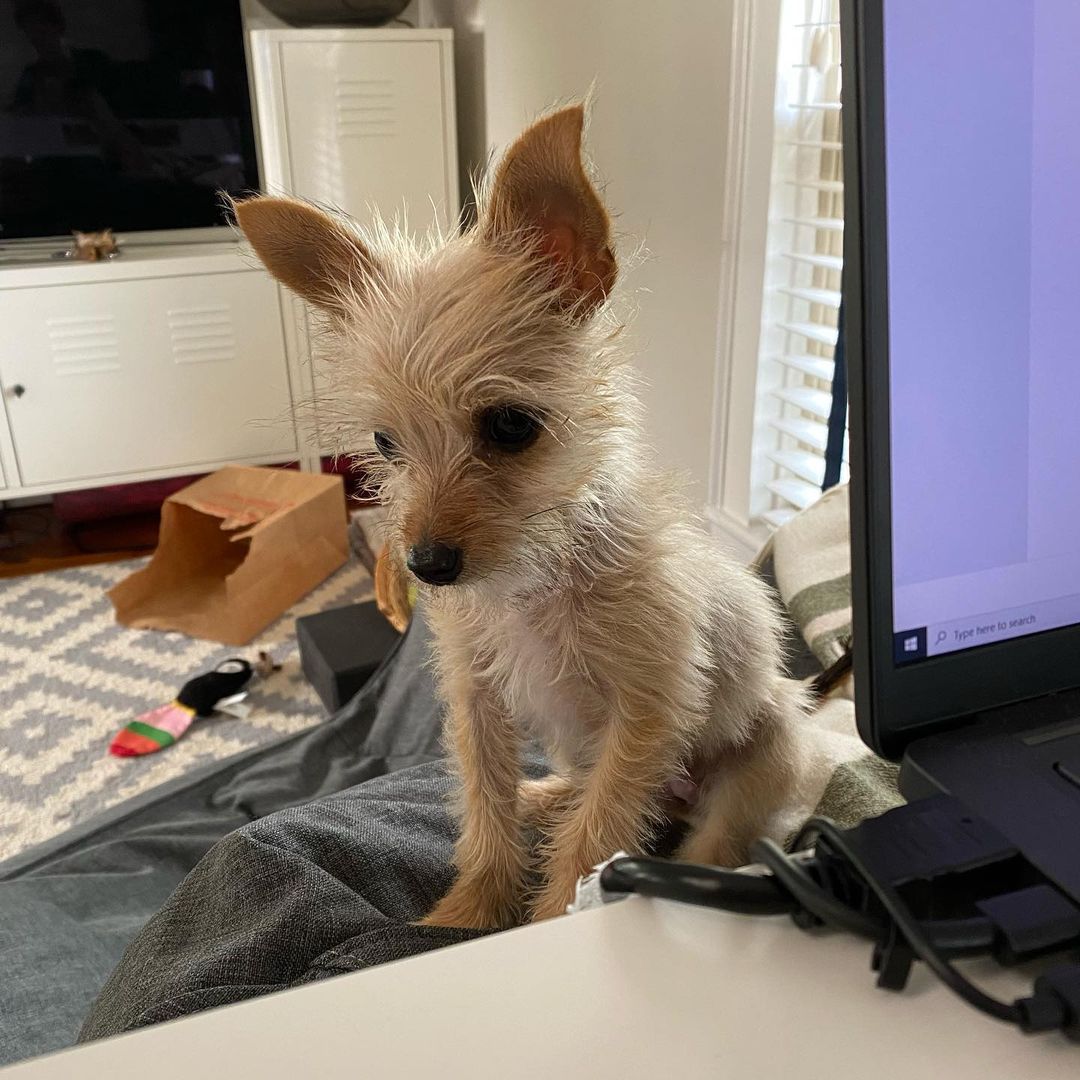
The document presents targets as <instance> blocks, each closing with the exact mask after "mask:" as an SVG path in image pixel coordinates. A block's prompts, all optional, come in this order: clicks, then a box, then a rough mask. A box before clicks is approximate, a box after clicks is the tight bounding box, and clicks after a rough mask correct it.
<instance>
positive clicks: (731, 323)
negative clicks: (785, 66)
mask: <svg viewBox="0 0 1080 1080" xmlns="http://www.w3.org/2000/svg"><path fill="white" fill-rule="evenodd" d="M733 7H734V11H733V37H732V74H731V80H732V82H731V112H730V122H729V133H728V153H727V176H726V177H725V188H724V222H725V238H726V243H725V246H724V251H723V269H722V275H721V290H720V298H719V305H718V309H719V327H718V333H717V372H716V380H715V387H716V393H715V399H714V413H713V437H712V455H711V474H710V480H709V492H708V503H707V508H706V514H707V517H708V518H709V520H710V522H711V524H712V526H713V528H714V530H715V531H716V532H717V533H718V534H720V535H722V536H723V537H724V538H725V539H726V540H727V541H728V544H729V546H730V547H732V548H733V550H735V551H736V553H738V554H740V555H742V556H743V557H747V558H749V557H752V556H753V554H754V553H755V552H756V551H757V550H759V549H760V547H761V546H762V545H763V544H764V543H765V542H766V540H767V538H768V535H769V533H770V531H771V527H770V524H769V523H768V522H767V521H766V520H765V518H764V517H763V511H766V510H767V509H769V508H770V506H771V504H772V503H773V502H775V500H774V499H773V498H772V496H771V495H770V493H769V483H770V481H774V480H776V479H777V478H778V477H783V476H785V475H786V473H785V472H784V470H782V469H780V468H779V467H778V466H777V464H776V463H775V462H776V460H777V453H776V452H777V451H778V450H781V449H788V450H791V449H795V443H794V440H792V439H788V438H784V439H781V438H780V437H779V436H778V433H777V431H776V430H775V429H773V428H772V426H771V425H770V420H771V419H772V418H773V417H774V416H775V415H777V414H778V412H779V411H780V409H781V408H785V409H786V410H787V411H792V410H791V409H790V407H789V406H781V405H780V404H779V402H778V400H777V398H776V394H775V392H776V390H777V389H778V388H779V387H780V386H781V385H783V386H785V387H787V384H788V382H790V381H791V375H792V372H791V371H790V370H788V369H786V368H784V367H782V366H781V365H780V364H778V363H777V362H776V361H775V360H772V359H769V356H770V355H771V353H770V352H769V350H768V349H764V350H763V346H765V345H769V346H776V348H773V349H772V353H778V352H783V351H788V350H787V349H786V348H784V347H781V346H786V345H787V344H788V343H789V342H790V338H789V339H788V340H787V341H783V342H782V341H780V340H779V339H778V336H777V322H778V319H777V310H778V307H777V305H778V304H779V303H781V302H783V297H782V296H780V295H778V294H779V293H782V292H784V291H785V290H784V289H781V288H779V287H778V283H780V284H785V283H786V284H788V285H789V286H790V284H791V281H790V273H789V272H788V269H787V268H789V267H790V265H791V263H790V260H789V259H787V258H786V257H784V256H783V255H782V252H783V251H784V250H787V249H788V248H790V247H791V245H790V244H785V243H784V242H783V240H780V241H778V237H780V236H782V235H783V234H782V232H780V231H778V229H777V225H778V223H779V224H780V225H781V226H782V225H783V215H782V214H777V209H776V207H777V202H778V200H777V195H778V193H781V192H783V191H790V188H785V187H784V185H785V184H786V183H787V182H788V180H789V179H790V177H788V176H787V172H786V171H783V170H780V171H777V172H776V173H774V152H775V139H776V137H777V134H778V132H777V127H776V125H777V117H778V115H781V116H783V115H784V114H785V111H786V107H787V106H786V100H781V99H783V98H785V95H786V93H787V90H788V88H787V87H780V88H778V85H777V80H778V61H779V59H780V57H779V52H780V35H781V29H782V27H781V16H782V11H783V7H782V0H766V2H762V0H735V2H734V5H733ZM778 90H779V97H778ZM785 122H786V120H785ZM770 204H772V206H771V205H770ZM770 209H772V212H773V214H774V216H776V217H778V221H773V222H771V223H770ZM770 225H771V227H772V231H770ZM788 307H789V308H790V302H789V303H788ZM790 314H791V313H790V311H789V316H790ZM796 351H797V350H796ZM795 374H797V373H795ZM807 382H808V383H810V384H811V385H814V386H816V387H818V388H819V390H818V394H819V396H820V387H821V386H822V385H823V384H820V383H817V382H815V381H813V380H807ZM788 444H790V445H788ZM781 486H782V485H781ZM799 486H801V487H806V485H805V484H800V485H799Z"/></svg>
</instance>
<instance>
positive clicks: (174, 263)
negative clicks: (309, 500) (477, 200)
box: [0, 28, 457, 500]
mask: <svg viewBox="0 0 1080 1080" xmlns="http://www.w3.org/2000/svg"><path fill="white" fill-rule="evenodd" d="M248 39H249V40H248V45H249V49H248V52H249V59H250V63H251V70H252V85H253V98H254V113H255V117H256V132H257V136H258V144H259V156H260V165H261V169H262V175H263V185H264V187H265V188H266V189H267V190H270V191H277V192H282V191H285V192H289V193H292V194H295V195H298V196H300V197H303V198H309V199H314V200H316V201H319V202H324V203H326V202H330V203H333V204H334V205H336V206H339V207H340V208H341V209H343V210H345V211H347V212H349V213H351V214H353V215H354V216H356V217H359V218H361V219H364V218H366V217H367V216H368V215H369V212H370V206H371V205H372V204H375V205H377V206H378V207H379V208H380V209H381V210H382V211H383V212H384V213H386V214H387V215H392V214H393V213H394V211H395V210H397V209H398V208H400V207H401V206H402V203H404V204H405V206H406V207H407V208H408V211H409V220H410V224H411V225H412V226H413V227H415V228H418V229H423V228H425V227H426V225H427V223H428V222H429V221H430V220H431V219H432V217H433V216H434V215H435V212H436V210H437V211H438V213H439V215H440V216H441V217H442V218H443V220H444V221H445V220H454V218H455V217H456V214H457V157H456V150H455V128H454V110H453V68H452V35H451V32H450V31H449V30H399V29H392V30H328V29H323V28H318V29H311V30H252V31H249V33H248ZM287 86H288V93H287V92H286V87H287ZM62 246H63V241H60V242H54V243H49V244H46V243H42V244H40V245H34V248H35V249H36V251H37V252H38V253H39V254H40V260H39V261H23V260H22V259H21V257H20V256H19V255H18V254H17V253H15V252H14V250H13V249H7V250H6V251H5V252H4V255H5V256H9V257H10V256H14V257H13V258H10V260H9V259H8V258H0V393H2V398H0V405H2V407H0V500H3V499H12V498H17V497H25V496H36V495H48V494H53V493H56V492H60V491H66V490H73V489H80V488H94V487H100V486H103V485H106V484H115V483H126V482H131V481H138V480H148V479H156V478H161V477H167V476H181V475H185V474H187V473H199V472H209V471H211V470H213V469H215V468H218V467H219V466H221V465H225V464H228V463H230V462H241V463H246V464H271V463H279V462H288V461H298V462H299V463H300V465H301V467H303V468H309V469H318V468H319V459H320V453H321V452H325V451H327V450H328V449H330V447H329V446H327V445H325V440H320V439H319V437H318V435H317V432H316V431H315V430H314V428H315V424H316V420H315V418H314V417H313V416H312V418H311V419H310V420H309V419H304V417H306V416H308V415H310V410H305V409H303V408H298V406H300V405H301V403H305V402H310V401H313V400H314V398H315V391H314V381H313V373H312V365H311V364H309V363H307V360H308V358H309V356H310V348H309V344H308V334H307V320H306V313H305V312H304V311H303V307H302V305H300V304H299V303H298V302H297V301H295V300H293V299H292V298H291V297H289V296H287V295H286V294H285V293H284V291H283V290H281V289H279V287H278V286H277V285H275V284H274V282H273V281H272V280H271V279H270V277H269V276H268V275H267V274H266V272H265V271H264V270H263V269H262V268H261V266H259V265H258V263H257V262H256V260H255V259H254V257H253V256H252V255H251V254H250V252H249V251H247V250H246V249H245V248H244V246H243V245H241V244H240V243H239V242H238V241H235V240H226V241H223V242H221V243H192V244H187V243H182V244H161V245H160V246H142V245H140V244H135V243H132V244H129V245H127V246H126V247H123V253H122V254H121V255H120V256H119V257H117V258H115V259H112V260H107V261H101V262H96V263H89V262H77V261H74V260H70V259H56V258H50V257H49V255H50V253H51V252H52V251H54V250H56V249H57V248H59V247H62Z"/></svg>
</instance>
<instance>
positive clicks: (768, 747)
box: [676, 718, 796, 867]
mask: <svg viewBox="0 0 1080 1080" xmlns="http://www.w3.org/2000/svg"><path fill="white" fill-rule="evenodd" d="M795 778H796V772H795V754H794V750H793V747H792V740H791V737H790V734H789V729H788V727H787V721H786V720H785V719H783V718H780V719H772V718H770V720H769V721H767V726H765V727H763V728H762V729H761V730H760V731H759V732H758V733H757V734H756V736H755V738H754V741H753V742H750V743H747V744H746V745H745V746H741V747H739V748H738V749H733V750H731V751H729V752H728V753H727V754H726V755H725V756H724V757H723V758H721V760H720V762H719V764H718V766H717V768H716V769H715V770H714V771H713V772H712V774H711V777H710V779H709V781H708V783H707V785H706V786H705V788H704V790H703V792H702V796H701V800H700V801H699V803H698V805H697V807H696V809H695V812H694V813H693V815H692V817H691V820H690V832H689V834H688V835H687V837H686V839H685V840H684V841H683V843H682V846H681V847H680V848H679V851H678V853H677V855H676V858H679V859H683V860H685V861H686V862H694V863H705V864H708V865H711V866H727V867H734V866H742V865H743V864H744V863H745V862H746V861H747V860H748V858H749V854H750V845H751V844H753V842H754V841H755V840H757V839H758V838H759V837H761V836H762V835H763V834H764V830H765V828H766V827H767V825H768V822H769V819H770V818H771V817H772V815H773V814H775V813H776V812H777V811H778V810H780V809H782V808H783V807H784V806H785V804H786V802H787V800H788V799H789V798H790V795H791V791H792V789H793V786H794V783H795Z"/></svg>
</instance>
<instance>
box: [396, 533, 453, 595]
mask: <svg viewBox="0 0 1080 1080" xmlns="http://www.w3.org/2000/svg"><path fill="white" fill-rule="evenodd" d="M405 563H406V565H407V566H408V567H409V569H410V570H411V571H412V572H413V573H414V574H415V575H416V576H417V577H418V578H419V579H420V580H421V581H426V582H427V583H428V584H429V585H449V584H451V583H452V582H454V581H457V579H458V577H459V576H460V574H461V564H462V559H461V548H459V547H454V546H453V545H452V544H443V543H440V542H439V541H434V542H432V543H430V544H416V545H414V546H413V547H411V548H409V556H408V558H407V559H406V560H405Z"/></svg>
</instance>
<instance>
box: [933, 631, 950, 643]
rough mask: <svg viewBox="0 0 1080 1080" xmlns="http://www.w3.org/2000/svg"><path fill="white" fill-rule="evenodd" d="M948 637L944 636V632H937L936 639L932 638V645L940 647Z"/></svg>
mask: <svg viewBox="0 0 1080 1080" xmlns="http://www.w3.org/2000/svg"><path fill="white" fill-rule="evenodd" d="M948 636H949V635H948V634H946V633H945V631H944V630H939V631H938V632H937V637H936V638H934V644H935V645H940V644H941V643H942V642H943V641H944V640H945V639H946V638H947V637H948Z"/></svg>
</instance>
